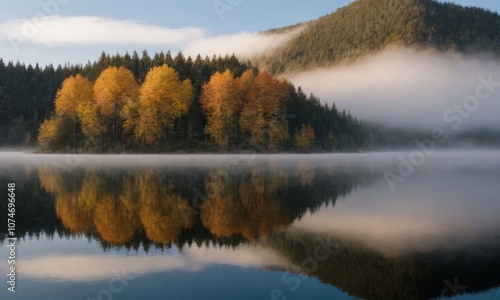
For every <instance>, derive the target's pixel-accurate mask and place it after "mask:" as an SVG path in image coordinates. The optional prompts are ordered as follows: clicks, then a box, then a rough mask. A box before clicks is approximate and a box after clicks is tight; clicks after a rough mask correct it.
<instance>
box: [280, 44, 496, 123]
mask: <svg viewBox="0 0 500 300" xmlns="http://www.w3.org/2000/svg"><path fill="white" fill-rule="evenodd" d="M480 78H483V79H480ZM290 79H291V80H292V82H293V83H294V84H295V85H296V86H301V87H302V88H303V89H304V91H305V92H307V93H314V94H315V95H316V96H319V97H320V98H321V100H322V101H324V102H329V103H331V102H332V101H334V102H335V103H336V105H337V108H339V109H341V110H342V109H346V110H348V111H351V113H352V114H353V115H354V116H356V117H359V118H361V119H362V120H364V121H370V122H376V123H382V124H385V125H389V126H404V127H420V128H422V129H434V128H438V127H439V128H443V129H445V130H450V131H454V130H464V129H468V128H471V127H488V128H495V129H498V128H500V121H499V119H498V113H499V112H500V91H497V90H498V89H500V63H499V60H496V61H494V60H493V59H492V58H488V57H486V56H481V57H480V56H466V55H462V54H458V53H455V52H448V53H437V52H432V51H417V50H410V49H391V50H386V51H383V52H381V53H379V54H377V55H373V56H371V57H369V58H366V59H363V60H360V61H357V62H356V63H354V64H351V65H348V66H341V67H333V68H329V69H317V70H314V71H311V72H307V73H301V74H298V75H294V76H290ZM488 81H493V82H495V83H494V84H493V85H487V86H484V83H483V82H488ZM479 87H480V88H479ZM478 93H479V94H478ZM478 96H479V97H478ZM472 97H474V98H472ZM477 98H480V99H481V100H478V99H477ZM455 105H459V106H460V107H455Z"/></svg>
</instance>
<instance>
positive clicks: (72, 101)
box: [38, 75, 94, 151]
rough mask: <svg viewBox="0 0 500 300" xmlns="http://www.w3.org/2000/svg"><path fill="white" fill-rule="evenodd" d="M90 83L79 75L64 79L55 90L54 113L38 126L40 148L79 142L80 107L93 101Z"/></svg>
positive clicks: (58, 146) (57, 146)
mask: <svg viewBox="0 0 500 300" xmlns="http://www.w3.org/2000/svg"><path fill="white" fill-rule="evenodd" d="M93 95H94V89H93V86H92V83H90V81H89V80H88V79H87V78H84V77H82V76H81V75H76V76H71V77H69V78H67V79H66V80H64V82H63V84H62V86H61V88H60V89H59V90H58V91H57V94H56V100H55V115H54V117H53V118H52V119H49V120H45V122H44V123H43V124H42V126H40V131H39V134H38V141H39V143H40V146H41V147H42V150H44V151H52V150H60V149H62V148H64V147H68V146H71V145H76V143H79V142H81V140H82V139H81V136H80V131H81V130H80V128H81V122H80V115H81V114H80V111H81V107H83V106H86V105H88V104H89V103H91V102H92V101H93Z"/></svg>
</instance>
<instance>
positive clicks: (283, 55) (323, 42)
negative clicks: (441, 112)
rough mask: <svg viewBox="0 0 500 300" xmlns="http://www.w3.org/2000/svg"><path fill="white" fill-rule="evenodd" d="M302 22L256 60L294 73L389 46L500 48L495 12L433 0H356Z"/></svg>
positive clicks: (462, 49)
mask: <svg viewBox="0 0 500 300" xmlns="http://www.w3.org/2000/svg"><path fill="white" fill-rule="evenodd" d="M304 26H305V29H304V30H303V31H302V32H301V33H300V34H299V35H297V36H296V37H295V38H294V39H293V40H291V41H290V42H288V43H287V44H286V45H284V46H282V47H281V48H279V49H276V50H275V51H273V52H272V53H268V54H265V55H262V56H260V57H259V58H257V59H256V60H255V63H256V64H257V65H258V66H260V67H261V68H265V69H268V70H269V71H271V72H272V73H275V74H276V73H293V72H299V71H303V70H307V69H313V68H315V67H325V66H328V65H334V64H338V63H341V62H344V61H351V60H353V59H356V58H359V57H361V56H364V55H366V54H369V53H371V52H375V51H378V50H382V49H384V48H385V47H387V46H393V45H394V46H396V45H397V46H406V47H410V46H413V47H420V48H426V47H431V48H436V49H439V50H448V49H455V50H457V51H460V52H465V53H467V52H475V51H478V50H479V51H492V52H494V53H497V54H498V53H500V51H499V49H500V42H499V41H500V15H498V14H497V13H493V12H491V11H488V10H484V9H481V8H469V7H467V8H466V7H462V6H459V5H455V4H450V3H439V2H436V1H433V0H358V1H355V2H353V3H352V4H350V5H348V6H345V7H343V8H341V9H339V10H338V11H336V12H335V13H332V14H330V15H327V16H325V17H322V18H320V19H318V20H316V21H312V22H309V23H307V24H306V25H304ZM276 31H277V30H273V32H276ZM278 31H279V29H278Z"/></svg>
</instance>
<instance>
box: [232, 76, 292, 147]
mask: <svg viewBox="0 0 500 300" xmlns="http://www.w3.org/2000/svg"><path fill="white" fill-rule="evenodd" d="M289 92H290V85H289V84H288V82H286V81H284V80H283V81H281V80H279V79H277V78H275V77H273V76H271V75H270V74H269V73H267V72H262V73H260V74H259V75H257V77H255V79H253V80H252V81H251V86H250V88H249V90H248V92H247V93H246V97H245V99H244V105H243V111H242V113H241V116H240V118H239V124H240V127H241V128H242V130H243V131H244V132H245V133H246V134H247V135H248V136H249V140H250V143H251V144H252V145H253V146H254V147H257V146H258V147H263V148H265V149H271V150H275V149H277V148H278V146H279V145H280V144H281V143H282V142H283V141H285V140H286V139H287V138H288V125H287V121H286V117H285V116H284V112H283V111H282V105H283V101H284V99H285V98H286V97H287V96H288V94H289Z"/></svg>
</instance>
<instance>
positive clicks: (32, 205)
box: [0, 155, 500, 299]
mask: <svg viewBox="0 0 500 300" xmlns="http://www.w3.org/2000/svg"><path fill="white" fill-rule="evenodd" d="M339 157H340V158H338V157H336V159H332V160H325V157H314V156H313V159H310V158H308V159H303V158H302V157H301V158H300V159H298V158H297V157H293V156H292V157H288V159H283V158H281V159H265V160H259V159H257V160H253V161H247V160H245V159H243V160H240V163H239V164H238V168H236V169H230V168H228V167H227V164H220V163H212V164H208V163H206V164H197V163H191V164H189V165H188V166H182V165H179V164H175V163H173V162H172V164H170V163H171V162H169V165H157V166H151V165H148V166H147V167H146V166H142V165H141V164H136V165H133V166H128V167H123V166H120V164H117V165H104V166H99V165H91V164H90V165H89V164H83V165H82V167H75V168H70V169H68V168H60V167H57V166H54V165H53V164H50V163H49V164H44V163H37V164H27V165H23V167H17V168H13V169H10V170H9V174H10V177H9V178H8V179H7V178H5V177H1V176H0V186H6V183H7V181H14V180H15V182H16V184H17V186H18V192H19V195H18V207H19V210H18V211H17V219H18V223H17V235H18V236H19V237H25V238H26V239H27V240H29V238H30V237H40V236H47V237H48V238H49V239H57V238H58V237H59V236H60V237H63V238H73V239H87V240H89V243H96V244H97V245H99V247H100V250H99V251H100V252H102V251H103V250H104V251H105V252H109V251H111V250H113V251H114V250H118V251H120V249H125V250H128V251H131V252H132V253H134V252H135V253H141V254H136V256H132V257H130V256H122V255H118V256H105V255H102V253H93V254H85V253H78V254H73V255H56V254H54V255H50V254H49V255H45V256H43V255H41V256H33V257H26V258H24V259H23V262H24V267H23V272H24V274H25V276H29V277H31V278H35V279H38V280H53V281H71V282H87V281H93V280H100V279H105V276H106V275H107V274H109V269H110V268H112V266H117V265H118V266H126V268H127V269H128V270H129V275H130V276H132V277H140V276H146V275H147V274H152V273H161V272H171V271H178V270H181V271H184V272H193V273H196V272H200V271H201V270H204V269H206V268H208V267H209V266H213V265H230V266H237V267H241V268H259V269H265V270H273V271H274V270H278V271H288V272H291V274H292V275H290V276H289V277H288V278H287V279H288V280H283V284H282V286H281V287H278V288H281V289H282V290H284V291H287V290H291V289H292V288H294V287H295V284H294V283H295V282H297V281H296V280H294V278H297V280H298V281H299V282H302V281H303V280H304V279H302V278H303V277H300V275H293V274H306V275H309V276H312V277H314V278H317V279H319V280H320V281H321V282H323V283H325V284H328V285H331V286H335V287H337V288H339V289H341V290H343V291H346V292H347V293H349V294H351V295H353V296H356V297H360V298H366V299H428V298H433V297H440V296H441V295H442V293H443V290H444V289H445V288H447V285H446V284H445V283H444V281H445V280H449V281H450V282H453V280H454V279H455V278H459V279H460V283H463V284H464V285H466V286H467V290H466V291H467V292H468V293H473V292H478V291H484V290H487V289H491V288H494V287H498V286H499V285H500V271H499V270H500V239H498V238H497V237H498V236H500V221H498V220H497V218H496V214H497V212H498V211H499V209H500V204H499V203H498V201H497V198H496V195H497V194H498V193H497V192H498V189H497V187H496V183H497V182H498V179H500V174H499V173H498V168H497V167H498V164H499V163H498V162H497V163H496V165H495V164H494V163H491V162H489V163H484V164H480V165H479V166H478V165H475V162H473V161H469V163H466V162H467V161H468V160H467V159H463V160H460V164H459V165H458V166H447V167H446V168H444V167H442V166H440V165H439V164H430V166H427V167H423V168H422V169H420V170H419V171H418V172H417V173H415V175H414V177H412V178H410V179H409V180H408V182H407V183H406V184H405V185H404V186H401V188H400V189H398V191H397V192H396V193H391V192H390V190H389V189H388V188H387V185H386V183H385V181H384V180H383V172H384V171H385V170H387V169H390V168H394V167H397V165H394V164H391V162H390V160H389V161H382V160H381V159H380V158H381V157H380V156H377V155H374V156H373V157H371V159H367V158H366V156H364V157H365V158H364V159H361V160H358V162H359V163H352V160H351V159H352V158H353V156H352V155H347V156H345V157H344V156H339ZM368 157H369V156H368ZM497 157H498V155H497V156H495V158H497ZM318 158H321V159H318ZM499 161H500V160H499ZM436 182H437V183H436ZM471 199H473V200H474V201H472V200H471ZM0 206H1V207H0V209H1V210H2V211H6V203H4V202H2V203H0ZM4 218H5V216H4V215H0V222H4V221H5V220H4ZM4 223H6V222H4ZM2 236H3V235H2ZM0 241H2V242H3V240H1V239H0ZM325 245H326V246H325ZM329 245H330V246H331V245H335V247H330V246H329ZM325 247H326V248H325ZM157 250H159V251H160V253H158V252H157ZM325 251H327V252H326V253H327V255H325V256H323V255H319V254H318V253H325ZM163 252H165V254H166V255H164V254H163ZM142 254H144V255H142ZM311 259H312V260H311ZM305 261H307V262H308V263H307V264H306V263H304V262H305ZM311 261H312V265H313V267H311ZM75 270H76V271H75ZM266 292H267V291H266ZM269 292H271V290H270V291H269ZM448 296H452V294H448ZM290 298H293V297H290Z"/></svg>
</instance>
